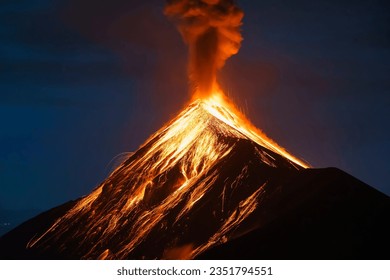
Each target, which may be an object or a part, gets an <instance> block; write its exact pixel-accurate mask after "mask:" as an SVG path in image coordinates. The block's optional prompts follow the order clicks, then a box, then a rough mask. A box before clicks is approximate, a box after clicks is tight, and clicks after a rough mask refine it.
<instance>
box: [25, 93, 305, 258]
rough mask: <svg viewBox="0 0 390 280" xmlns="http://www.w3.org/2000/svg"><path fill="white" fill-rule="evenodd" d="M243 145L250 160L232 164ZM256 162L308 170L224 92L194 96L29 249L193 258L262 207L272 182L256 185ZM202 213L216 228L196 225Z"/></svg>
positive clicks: (80, 254) (84, 255) (83, 254)
mask: <svg viewBox="0 0 390 280" xmlns="http://www.w3.org/2000/svg"><path fill="white" fill-rule="evenodd" d="M241 146H245V150H243V151H248V153H249V155H250V157H251V159H250V161H244V162H243V163H242V164H239V165H237V166H236V167H234V169H232V168H233V166H234V162H235V161H237V160H236V159H237V158H239V157H240V152H239V150H240V149H242V147H241ZM255 166H256V168H258V167H259V166H260V167H261V166H266V167H267V168H271V169H272V168H274V169H275V168H278V169H283V168H284V169H293V170H300V169H302V168H304V167H306V165H305V164H303V163H302V162H300V161H299V160H297V159H295V158H294V157H293V156H292V155H290V154H288V153H287V152H286V151H284V150H283V149H282V148H280V147H278V146H277V145H276V144H275V143H273V142H271V141H270V140H269V139H268V138H266V137H265V136H264V135H262V134H260V133H259V132H258V131H256V130H255V129H254V127H253V126H252V125H251V124H250V122H248V121H247V120H245V119H244V118H243V116H242V115H241V114H240V113H239V112H238V111H237V110H235V109H234V107H232V105H231V104H229V103H228V102H227V101H226V100H225V99H224V98H223V95H222V94H220V93H216V94H214V95H213V96H211V97H210V98H208V99H202V100H195V101H194V102H192V103H191V104H190V105H189V106H188V107H187V108H186V109H185V110H183V112H182V113H180V114H179V116H178V117H177V118H175V119H173V120H172V121H171V122H170V123H168V124H167V125H166V126H165V127H163V128H162V129H160V130H159V131H158V132H157V133H155V134H154V135H152V136H151V137H150V138H149V139H148V140H147V141H146V143H145V144H144V145H142V146H141V147H140V148H139V149H138V151H136V152H135V153H134V154H132V156H131V157H130V158H129V159H128V160H126V161H125V162H124V163H122V164H121V165H120V166H119V167H118V168H117V169H116V170H115V171H114V172H113V173H112V174H111V175H110V176H109V177H108V178H107V179H106V180H105V181H104V182H103V183H102V184H101V185H100V186H99V187H97V188H96V189H95V190H94V191H93V192H92V193H91V194H90V195H88V196H86V197H84V198H82V199H81V200H80V201H79V202H78V203H77V204H76V206H75V207H74V208H73V209H71V210H70V211H69V212H68V213H67V214H66V215H64V216H63V217H61V218H60V219H58V220H57V221H56V222H55V224H54V225H53V226H51V227H50V229H49V230H47V231H46V232H45V233H44V234H42V235H41V236H39V237H37V238H35V239H34V240H32V241H31V242H30V243H29V245H28V246H29V247H35V248H49V247H50V246H51V245H52V244H61V246H59V253H61V252H66V251H67V250H70V248H71V250H74V251H76V252H78V256H77V257H79V258H87V259H96V258H104V259H126V258H194V257H195V256H196V255H198V254H200V253H202V252H203V251H205V250H207V249H208V248H210V247H211V246H214V245H215V244H218V243H220V242H226V241H228V240H229V239H230V238H231V237H233V236H234V234H233V233H234V231H235V230H236V229H237V228H239V227H240V226H241V223H242V222H243V221H244V220H245V219H247V218H248V216H250V215H251V213H252V212H254V211H255V210H256V209H257V207H258V206H259V203H260V201H261V196H262V193H263V190H264V186H266V185H267V180H265V179H263V178H262V177H261V176H260V177H259V179H257V178H256V180H255V183H253V179H251V176H250V175H249V174H251V173H253V172H257V171H256V170H258V169H255ZM227 169H232V171H229V172H230V173H231V174H230V173H229V174H228V176H227V175H226V174H225V173H226V170H227ZM252 169H253V170H254V171H251V170H252ZM247 180H250V183H248V182H247ZM236 192H237V193H236ZM233 194H234V195H233ZM199 213H202V214H201V217H198V214H199ZM194 215H195V216H194ZM203 218H204V219H205V222H204V223H205V224H208V223H211V225H212V226H211V225H208V226H205V227H204V228H203V227H202V226H200V225H198V223H200V222H199V219H201V220H202V219H203ZM183 246H184V248H185V254H184V255H183V252H182V250H181V251H180V250H178V248H182V247H183ZM177 251H180V252H181V253H180V254H179V255H178V253H177ZM172 252H176V253H174V254H173V253H172Z"/></svg>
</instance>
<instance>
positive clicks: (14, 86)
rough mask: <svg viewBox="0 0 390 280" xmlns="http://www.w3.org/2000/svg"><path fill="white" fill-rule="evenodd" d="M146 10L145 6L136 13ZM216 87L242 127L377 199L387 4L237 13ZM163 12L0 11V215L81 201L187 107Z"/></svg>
mask: <svg viewBox="0 0 390 280" xmlns="http://www.w3.org/2000/svg"><path fill="white" fill-rule="evenodd" d="M143 2H147V3H143ZM237 2H238V4H239V6H240V7H241V8H242V9H243V10H244V12H245V18H244V26H243V35H244V41H243V46H242V49H241V51H240V53H239V54H238V55H236V56H235V57H233V58H231V59H230V60H229V61H228V63H227V65H226V68H225V69H224V70H223V73H221V80H222V82H223V84H224V86H225V89H226V90H227V91H228V92H229V94H230V96H231V98H232V99H234V100H235V101H236V102H237V103H238V104H239V105H240V106H241V107H242V109H243V110H244V111H245V112H246V113H247V115H248V116H249V118H250V119H251V120H252V121H253V123H254V124H255V125H256V126H258V127H259V128H261V129H263V130H264V131H265V132H266V133H267V134H268V135H269V136H270V137H271V138H273V139H274V140H276V141H277V142H278V143H279V144H281V145H282V146H284V147H286V148H287V149H288V150H289V151H291V152H292V153H293V154H295V155H297V156H298V157H301V158H303V159H305V160H307V161H308V162H309V163H311V164H312V165H313V166H314V167H327V166H336V167H339V168H341V169H343V170H345V171H347V172H349V173H350V174H352V175H354V176H355V177H358V178H359V179H361V180H363V181H365V182H366V183H368V184H370V185H372V186H374V187H375V188H377V189H379V190H381V191H382V192H385V193H387V194H390V184H389V181H390V164H389V158H390V130H389V123H390V116H389V108H390V92H389V91H390V80H389V76H390V64H389V62H390V10H389V7H388V5H387V1H336V0H330V1H309V0H304V1H287V0H279V1H278V0H274V1H271V0H267V1H250V0H241V1H237ZM163 5H164V1H163V0H151V1H132V0H126V1H124V0H112V1H92V0H77V1H76V0H41V1H30V0H18V1H15V0H4V1H1V3H0V127H1V132H0V147H1V149H0V185H1V189H0V207H3V208H7V209H30V208H35V209H47V208H50V207H53V206H56V205H58V204H60V203H63V202H65V201H67V200H70V199H74V198H77V197H79V196H81V195H85V194H87V193H89V192H90V191H91V190H92V189H93V188H94V187H95V186H96V185H97V184H99V183H100V182H101V181H102V180H103V179H104V178H105V177H106V176H107V175H108V173H109V171H110V164H109V162H110V161H111V159H113V158H114V157H115V156H116V155H118V154H120V153H122V152H126V151H134V150H135V149H137V147H138V146H139V145H140V144H142V142H143V141H144V140H145V139H146V138H147V137H148V136H149V135H150V134H152V133H153V132H154V131H155V130H157V129H158V128H160V127H161V126H162V125H163V124H164V123H165V122H167V121H168V120H169V119H170V118H171V117H173V116H175V115H176V113H177V112H178V111H179V110H180V109H181V108H182V106H183V104H184V103H185V102H186V101H187V99H188V95H187V80H186V47H185V46H184V44H183V43H182V41H181V38H180V35H179V33H178V32H177V31H176V29H175V27H174V26H173V24H171V23H170V22H169V21H168V20H167V19H165V17H164V16H163V14H162V7H163Z"/></svg>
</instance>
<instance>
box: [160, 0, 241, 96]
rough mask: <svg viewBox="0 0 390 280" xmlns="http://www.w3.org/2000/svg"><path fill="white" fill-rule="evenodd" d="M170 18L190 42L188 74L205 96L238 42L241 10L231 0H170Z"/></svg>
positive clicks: (238, 47) (235, 50)
mask: <svg viewBox="0 0 390 280" xmlns="http://www.w3.org/2000/svg"><path fill="white" fill-rule="evenodd" d="M165 14H166V15H167V16H168V17H170V18H172V19H173V20H174V21H175V22H176V23H177V25H178V29H179V31H180V33H181V34H182V36H183V39H184V41H185V42H186V44H188V46H189V56H190V58H189V78H190V82H191V84H192V87H193V92H194V93H195V94H196V95H197V96H198V97H199V96H207V95H209V94H210V93H211V91H212V90H213V89H217V88H218V85H217V81H216V75H217V71H218V70H219V69H221V68H222V67H223V66H224V64H225V61H226V59H228V58H229V57H230V56H232V55H234V54H236V53H237V52H238V50H239V49H240V46H241V41H242V36H241V33H240V26H241V24H242V22H241V21H242V18H243V15H244V14H243V12H242V11H241V10H240V9H239V8H238V7H237V6H236V5H235V3H234V1H232V0H171V1H167V5H166V7H165Z"/></svg>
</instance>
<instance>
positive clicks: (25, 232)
mask: <svg viewBox="0 0 390 280" xmlns="http://www.w3.org/2000/svg"><path fill="white" fill-rule="evenodd" d="M165 13H166V15H168V16H169V17H170V18H172V19H173V20H174V21H175V22H177V24H178V28H179V30H180V32H181V34H182V36H183V38H184V41H185V42H186V43H187V44H188V46H189V56H190V59H189V79H190V82H191V94H192V101H191V102H190V103H189V104H188V105H187V106H186V107H185V108H184V110H183V111H182V112H181V113H180V114H179V115H178V116H177V117H176V118H174V119H173V120H171V121H170V122H169V123H167V124H166V125H165V126H164V127H163V128H161V129H160V130H159V131H157V132H156V133H155V134H153V135H152V136H151V137H150V138H149V139H148V140H147V141H146V142H145V143H144V144H143V145H141V147H140V148H139V149H138V150H137V151H136V152H134V153H132V154H131V155H130V156H129V158H128V159H126V160H125V161H124V162H123V163H122V164H121V165H120V166H118V167H117V168H116V170H114V171H113V172H112V174H111V175H110V176H109V177H108V178H107V179H106V180H105V181H104V182H103V183H102V184H101V185H100V186H98V187H97V188H96V189H95V190H93V192H92V193H91V194H89V195H87V196H85V197H82V198H80V199H78V200H77V201H75V202H69V203H67V204H64V205H62V206H60V207H58V208H56V209H53V210H50V211H48V212H46V213H43V214H41V215H40V216H37V217H36V218H34V219H32V220H30V221H28V222H26V223H25V224H23V225H22V226H20V227H19V228H17V229H15V230H14V231H13V232H11V233H9V234H8V235H6V236H4V237H3V238H2V240H0V244H1V245H2V246H3V247H4V248H7V249H6V250H3V252H2V256H3V257H4V258H60V259H69V258H70V259H193V258H230V259H235V258H302V257H303V258H323V257H325V258H340V257H348V258H367V257H368V258H370V257H374V258H380V257H382V252H384V251H387V250H388V248H385V247H383V246H382V245H383V244H384V242H385V240H386V238H387V236H388V234H389V230H388V229H387V227H386V226H385V222H384V221H385V219H386V217H387V216H388V214H389V213H390V206H389V198H388V197H387V196H385V195H383V194H381V193H379V192H378V191H376V190H374V189H372V188H371V187H369V186H367V185H365V184H364V183H362V182H360V181H358V180H356V179H354V178H353V177H351V176H349V175H347V174H345V173H343V172H342V171H339V170H337V169H323V170H315V169H309V166H308V164H306V163H304V162H303V161H301V160H299V159H297V158H296V157H294V156H293V155H291V154H290V153H288V152H287V151H286V150H284V149H283V148H281V147H280V146H278V145H277V144H276V143H275V142H273V141H271V140H270V139H269V138H268V137H266V136H265V135H264V134H263V133H262V132H260V131H259V130H258V129H256V128H255V127H254V126H253V125H252V124H251V123H250V122H249V121H248V120H247V119H246V117H245V116H244V115H243V114H242V113H240V112H239V111H238V110H237V109H235V106H234V105H233V104H232V103H231V102H230V101H229V100H228V99H227V98H226V96H225V95H224V94H223V92H222V90H221V87H220V86H219V85H218V82H217V71H218V70H219V69H221V68H222V66H223V65H224V63H225V61H226V59H227V58H228V57H230V56H231V55H233V54H235V53H237V52H238V49H239V47H240V43H241V40H242V38H241V34H240V32H239V28H240V26H241V20H242V17H243V13H242V11H241V10H240V9H239V8H238V7H237V6H236V5H235V4H234V2H233V1H230V0H220V1H218V0H213V1H212V0H207V1H206V0H195V1H190V0H176V1H168V4H167V6H166V10H165ZM16 243H17V244H18V245H15V244H16ZM378 246H382V248H383V249H382V250H378ZM387 247H388V246H387ZM373 252H375V255H370V254H372V253H373ZM378 253H379V254H378Z"/></svg>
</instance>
